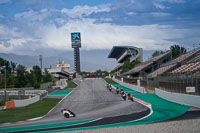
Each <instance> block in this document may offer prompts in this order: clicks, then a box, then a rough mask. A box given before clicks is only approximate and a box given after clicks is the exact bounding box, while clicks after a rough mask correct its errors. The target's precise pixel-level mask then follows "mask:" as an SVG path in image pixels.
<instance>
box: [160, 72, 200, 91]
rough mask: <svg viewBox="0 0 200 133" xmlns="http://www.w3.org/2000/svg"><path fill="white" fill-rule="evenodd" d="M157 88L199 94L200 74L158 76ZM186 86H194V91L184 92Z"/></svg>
mask: <svg viewBox="0 0 200 133" xmlns="http://www.w3.org/2000/svg"><path fill="white" fill-rule="evenodd" d="M158 80H159V88H160V89H162V90H165V91H169V92H176V93H183V94H191V95H200V76H197V75H182V76H165V77H159V78H158ZM186 87H195V92H191V93H188V92H186Z"/></svg>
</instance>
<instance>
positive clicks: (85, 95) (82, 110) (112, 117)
mask: <svg viewBox="0 0 200 133" xmlns="http://www.w3.org/2000/svg"><path fill="white" fill-rule="evenodd" d="M76 83H77V84H78V85H79V86H78V88H76V89H74V90H73V91H72V93H71V94H69V96H67V97H65V98H64V99H63V100H62V101H61V102H60V103H59V104H58V105H56V107H55V108H54V109H53V110H52V111H51V112H49V113H48V114H47V115H46V116H45V117H43V118H42V119H39V120H35V121H30V122H22V123H15V124H8V125H3V126H2V125H0V131H1V129H2V128H4V129H6V128H10V127H12V128H13V127H16V130H14V131H13V130H12V132H22V130H24V131H23V132H37V131H49V130H56V129H70V128H80V127H89V126H98V125H105V124H114V123H121V122H128V121H133V120H136V119H139V118H141V117H144V116H146V115H148V114H149V113H150V110H149V109H148V108H147V107H144V106H143V105H141V104H139V103H136V102H131V101H124V100H123V99H122V98H121V97H120V96H119V95H117V94H116V92H110V91H108V90H107V89H106V86H105V83H104V81H103V80H102V79H86V80H83V81H76ZM62 107H63V108H68V109H70V110H71V111H73V112H75V113H76V117H75V118H69V119H67V118H65V117H64V116H63V115H62V113H61V112H60V108H62ZM100 118H101V119H100ZM83 120H94V121H89V122H87V123H79V124H78V125H77V124H76V125H67V126H66V125H65V126H64V125H63V126H58V127H54V126H53V124H55V123H64V122H65V123H67V122H68V123H70V122H73V121H83ZM49 124H51V125H52V126H51V127H48V128H46V127H42V126H41V125H49ZM33 125H34V126H33ZM27 126H32V127H33V128H29V129H28V130H25V129H23V127H27ZM20 127H21V128H20ZM5 131H6V130H5ZM8 131H9V130H8Z"/></svg>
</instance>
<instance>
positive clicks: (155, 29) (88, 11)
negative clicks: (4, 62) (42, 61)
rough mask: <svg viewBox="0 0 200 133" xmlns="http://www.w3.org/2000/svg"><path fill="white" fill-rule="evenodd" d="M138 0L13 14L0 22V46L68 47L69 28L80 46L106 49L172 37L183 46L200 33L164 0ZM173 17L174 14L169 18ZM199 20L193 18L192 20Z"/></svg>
mask: <svg viewBox="0 0 200 133" xmlns="http://www.w3.org/2000/svg"><path fill="white" fill-rule="evenodd" d="M143 2H144V4H143V3H141V2H139V1H138V0H134V1H129V0H125V1H124V3H123V2H122V3H123V5H118V7H115V8H114V7H112V5H101V6H87V5H85V6H76V7H74V8H72V9H67V8H63V9H61V10H58V9H47V8H44V9H42V10H38V11H35V10H29V11H26V12H23V13H18V14H15V16H14V18H12V21H10V25H12V26H10V25H8V24H7V23H6V24H0V47H1V49H0V52H6V51H10V52H17V51H18V52H19V51H23V52H24V51H29V53H32V52H33V51H34V52H37V51H38V50H40V52H41V50H42V49H43V50H44V51H45V50H46V49H48V50H49V49H51V50H72V48H71V37H70V33H71V32H81V39H82V48H81V49H82V50H94V49H111V48H112V47H113V46H114V45H132V46H136V47H140V48H143V49H144V50H158V49H160V50H164V49H166V48H168V47H169V46H170V45H171V44H174V43H181V44H183V45H185V46H186V45H188V42H190V41H191V42H192V40H193V41H197V40H198V39H199V36H198V35H199V34H200V30H199V29H200V28H199V27H198V26H196V27H195V28H191V27H181V28H180V27H178V26H180V25H181V23H183V22H184V20H185V19H184V17H185V16H179V19H178V20H177V22H180V23H178V24H180V25H178V26H177V25H176V24H174V21H176V15H175V13H174V12H171V9H170V8H169V7H168V6H170V5H169V4H168V5H165V2H167V1H166V0H163V1H161V2H160V3H159V4H163V7H161V6H160V7H158V6H157V7H156V6H155V4H154V3H153V2H155V1H153V2H150V1H148V2H147V1H146V0H144V1H143ZM145 2H146V3H145ZM156 2H157V1H156ZM168 2H169V3H172V1H168ZM174 2H176V3H177V2H178V1H174ZM179 2H180V1H179ZM136 6H137V7H136ZM195 15H196V14H195ZM125 18H126V19H125ZM172 19H175V20H174V21H173V22H172ZM187 20H189V19H187ZM192 20H193V18H191V21H192ZM182 21H183V22H182ZM12 22H13V23H12ZM136 22H137V23H138V24H136ZM198 22H199V21H198V19H197V21H193V22H192V23H198ZM184 23H185V22H184ZM190 24H191V23H190ZM194 25H195V24H194ZM194 31H195V32H194ZM193 33H195V34H193ZM187 38H189V39H187ZM183 40H184V41H183Z"/></svg>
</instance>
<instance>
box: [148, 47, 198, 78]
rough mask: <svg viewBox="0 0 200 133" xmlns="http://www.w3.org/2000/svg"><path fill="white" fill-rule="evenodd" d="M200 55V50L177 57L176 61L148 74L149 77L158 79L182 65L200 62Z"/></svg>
mask: <svg viewBox="0 0 200 133" xmlns="http://www.w3.org/2000/svg"><path fill="white" fill-rule="evenodd" d="M199 54H200V49H199V50H196V51H193V52H188V53H186V54H183V55H181V56H179V57H177V58H176V59H174V60H171V61H169V62H167V63H164V64H162V65H161V66H160V68H159V69H157V70H156V71H153V72H152V73H150V74H148V75H147V77H148V78H155V77H157V76H159V75H161V74H164V73H166V72H169V71H171V70H173V69H176V68H178V67H179V66H181V65H182V64H185V63H189V62H196V61H199V60H200V55H199Z"/></svg>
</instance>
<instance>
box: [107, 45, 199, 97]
mask: <svg viewBox="0 0 200 133" xmlns="http://www.w3.org/2000/svg"><path fill="white" fill-rule="evenodd" d="M112 51H113V49H112V50H111V52H112ZM115 54H116V55H115V57H120V56H121V53H120V52H118V54H117V52H116V53H115ZM110 55H111V54H109V56H110ZM114 76H115V77H116V79H119V80H121V78H123V81H124V82H127V83H129V84H135V85H137V80H140V85H141V86H143V87H144V88H159V89H162V90H165V91H169V92H176V93H184V94H188V93H189V94H193V95H200V49H199V48H196V49H193V50H191V51H188V52H187V53H185V54H182V55H180V56H179V57H177V58H175V59H172V55H171V51H166V52H165V53H162V54H160V55H158V56H156V57H152V58H150V59H149V60H147V61H145V62H142V63H140V64H138V65H136V66H135V67H134V68H132V69H131V70H129V71H127V72H125V73H122V74H121V75H117V74H116V73H114ZM188 87H190V88H193V90H194V91H192V93H190V92H187V88H188Z"/></svg>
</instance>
